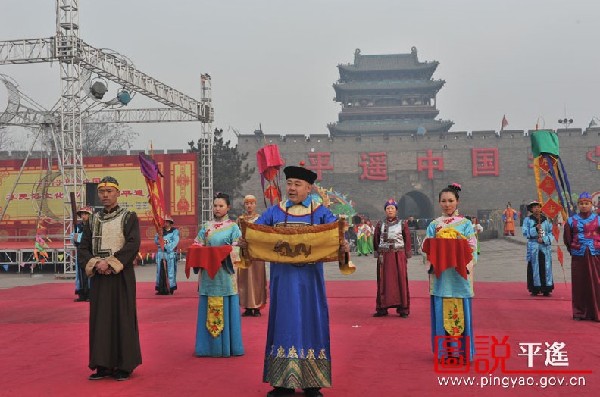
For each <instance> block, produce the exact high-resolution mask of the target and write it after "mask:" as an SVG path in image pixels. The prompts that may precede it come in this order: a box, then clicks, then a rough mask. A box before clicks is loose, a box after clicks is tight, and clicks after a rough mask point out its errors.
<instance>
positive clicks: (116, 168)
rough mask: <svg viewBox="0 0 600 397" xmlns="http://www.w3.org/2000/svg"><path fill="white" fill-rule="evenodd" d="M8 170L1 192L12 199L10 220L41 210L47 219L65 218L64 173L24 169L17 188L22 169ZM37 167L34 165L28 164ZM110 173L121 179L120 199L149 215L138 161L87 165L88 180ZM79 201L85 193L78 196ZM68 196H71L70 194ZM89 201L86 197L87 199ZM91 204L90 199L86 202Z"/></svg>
mask: <svg viewBox="0 0 600 397" xmlns="http://www.w3.org/2000/svg"><path fill="white" fill-rule="evenodd" d="M4 168H5V169H4V170H3V171H5V174H7V175H6V176H5V177H4V178H2V184H1V185H0V195H1V196H2V197H3V198H4V199H6V200H10V205H9V206H8V207H7V210H6V214H5V219H6V220H9V219H10V220H19V221H27V220H35V219H37V218H38V212H39V213H40V215H41V216H42V217H43V218H45V219H46V220H49V221H50V220H61V219H62V218H63V216H64V214H63V208H64V203H65V197H64V190H63V179H62V175H61V174H60V173H59V172H58V171H57V170H53V171H51V172H47V171H46V170H40V169H37V170H35V169H33V170H32V169H28V170H25V171H24V172H23V174H22V175H21V178H20V180H19V181H18V183H17V185H16V188H15V191H14V192H13V193H12V194H11V190H12V188H13V186H14V185H15V181H16V180H17V177H18V174H19V169H18V168H16V169H14V167H10V168H12V169H6V168H9V167H4ZM27 168H33V167H27ZM106 175H111V176H113V177H115V178H116V179H117V180H118V181H119V185H120V187H121V197H120V198H119V203H120V205H121V206H124V207H127V208H129V209H131V210H134V211H136V212H137V213H138V215H139V216H140V218H142V219H144V218H145V217H147V215H146V213H147V212H148V210H149V205H148V199H147V192H146V186H145V183H144V178H143V176H142V175H141V173H140V171H139V166H138V165H137V164H133V163H132V164H127V163H126V162H120V163H115V164H114V165H113V166H111V167H110V168H107V167H97V166H96V167H95V166H94V164H92V165H90V164H88V165H86V178H85V179H84V182H85V183H98V182H100V179H102V178H103V177H104V176H106ZM77 199H78V201H79V200H81V197H77ZM67 200H68V198H67ZM83 201H85V198H84V200H83ZM86 204H87V203H86Z"/></svg>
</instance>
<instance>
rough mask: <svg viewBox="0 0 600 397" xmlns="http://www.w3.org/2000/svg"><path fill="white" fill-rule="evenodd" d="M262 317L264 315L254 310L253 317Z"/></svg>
mask: <svg viewBox="0 0 600 397" xmlns="http://www.w3.org/2000/svg"><path fill="white" fill-rule="evenodd" d="M260 316H262V314H260V310H259V309H252V317H260Z"/></svg>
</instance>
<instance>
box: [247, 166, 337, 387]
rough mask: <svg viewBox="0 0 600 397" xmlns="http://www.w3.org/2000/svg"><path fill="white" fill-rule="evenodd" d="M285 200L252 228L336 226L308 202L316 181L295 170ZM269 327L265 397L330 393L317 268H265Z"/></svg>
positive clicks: (316, 265) (321, 288)
mask: <svg viewBox="0 0 600 397" xmlns="http://www.w3.org/2000/svg"><path fill="white" fill-rule="evenodd" d="M283 172H284V173H285V176H286V192H287V197H288V199H287V200H285V201H282V202H280V203H279V204H277V205H275V206H273V207H271V208H269V209H267V210H266V211H265V212H263V214H262V215H261V216H260V217H259V218H258V219H257V220H256V222H255V223H256V224H262V225H269V226H279V227H294V226H305V225H321V224H325V223H332V222H335V221H336V220H337V218H336V217H335V215H333V214H332V213H331V211H329V210H328V209H327V208H326V207H324V206H322V205H320V204H318V203H316V202H314V201H312V199H311V197H310V196H309V194H310V191H311V190H312V184H313V183H314V181H315V180H316V178H317V175H316V174H315V173H314V172H312V171H310V170H308V169H306V168H304V167H297V166H289V167H286V168H285V169H284V170H283ZM270 291H271V294H270V301H271V305H270V308H269V325H268V329H267V346H266V352H265V362H264V372H263V381H264V382H266V383H270V384H271V385H272V386H273V387H274V389H273V390H271V391H270V392H269V393H268V394H267V396H268V397H276V396H291V395H294V392H295V390H294V389H296V388H298V389H303V390H304V395H305V396H308V397H319V396H322V395H323V394H322V393H321V391H320V388H322V387H331V355H330V354H331V353H330V350H329V311H328V308H327V298H326V295H325V278H324V275H323V263H322V262H317V263H306V264H300V265H289V264H282V263H271V271H270Z"/></svg>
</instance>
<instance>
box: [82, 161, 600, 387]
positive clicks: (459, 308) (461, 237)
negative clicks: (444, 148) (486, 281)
mask: <svg viewBox="0 0 600 397" xmlns="http://www.w3.org/2000/svg"><path fill="white" fill-rule="evenodd" d="M284 173H285V177H286V193H287V199H286V200H283V201H281V202H280V203H278V204H276V205H274V206H271V207H269V208H268V209H267V210H266V211H265V212H264V213H262V214H258V213H256V198H255V197H254V196H251V195H249V196H246V197H245V198H244V209H245V214H244V215H243V216H241V217H240V218H241V219H244V220H245V221H247V222H251V223H254V224H256V225H266V226H275V227H282V228H286V227H288V228H290V227H291V228H293V227H297V226H306V225H310V226H313V225H323V224H329V223H333V222H336V220H337V217H336V216H335V215H334V214H333V213H332V212H331V211H330V210H329V209H328V208H327V207H325V206H323V205H321V204H320V203H317V202H316V201H313V199H312V198H311V196H310V193H311V190H312V185H313V183H314V182H315V179H316V174H315V173H314V172H313V171H311V170H308V169H306V168H304V167H299V166H288V167H286V168H285V169H284ZM119 189H120V188H119V184H118V182H117V180H116V179H114V178H112V177H105V178H103V179H102V180H101V182H100V183H99V185H98V196H99V198H100V200H101V202H102V205H103V206H104V209H103V210H101V211H98V212H96V213H92V212H93V211H92V209H91V208H87V207H84V208H81V209H80V210H79V212H78V215H79V216H80V217H81V218H82V222H81V223H80V224H79V225H78V226H77V228H76V230H75V232H74V234H73V236H72V238H73V241H74V243H75V244H76V245H77V248H78V249H77V266H78V268H77V281H76V293H77V294H78V295H79V298H78V299H77V300H78V301H80V300H81V301H85V300H89V302H90V322H89V340H90V346H89V364H88V365H89V368H90V369H92V370H95V372H94V373H92V375H90V377H89V379H90V380H97V379H102V378H105V377H113V378H115V379H117V380H126V379H129V377H130V376H131V373H132V372H133V370H134V369H135V368H136V367H137V366H138V365H140V364H141V363H142V358H141V349H140V344H139V334H138V324H137V311H136V280H135V272H134V260H135V258H136V255H137V254H138V251H139V247H140V233H139V223H138V218H137V216H136V214H135V212H132V211H129V210H127V209H126V208H122V207H120V206H119V204H118V197H119V194H120V193H119V191H120V190H119ZM460 191H461V186H460V185H458V184H452V185H449V186H448V187H446V188H444V189H442V190H441V191H440V192H439V196H438V200H439V205H440V209H441V212H442V215H441V216H440V217H438V218H436V219H434V220H433V221H432V222H431V223H430V224H429V226H428V227H427V230H426V238H425V240H424V242H423V245H422V250H423V252H424V253H425V255H424V257H423V259H424V264H425V271H427V272H428V273H429V291H430V312H431V342H432V350H433V352H434V354H435V355H436V359H438V360H448V359H457V360H459V361H460V360H463V361H464V360H472V359H473V357H474V355H475V351H474V344H473V343H468V342H467V340H468V339H470V338H473V335H474V333H473V313H472V299H473V297H474V293H473V273H474V266H475V264H476V263H477V258H478V255H477V254H478V249H477V235H476V228H475V227H474V224H473V223H472V222H471V220H470V219H469V218H467V217H465V216H463V215H461V214H459V212H458V206H459V199H460V197H459V194H460ZM230 209H231V202H230V198H229V196H228V195H227V194H223V193H218V194H216V195H215V198H214V200H213V215H214V220H212V221H209V222H206V223H204V224H203V225H202V226H201V228H200V230H199V232H198V234H197V236H196V239H195V242H194V244H195V245H196V246H200V247H223V248H224V250H223V252H224V253H225V255H223V259H222V260H221V259H219V264H218V268H217V269H216V271H215V274H209V271H208V270H207V269H206V268H199V269H195V271H197V272H198V273H199V276H198V277H199V287H198V293H199V301H198V317H197V318H198V321H197V326H196V341H195V347H194V352H195V355H196V356H199V357H231V356H239V355H243V354H244V346H243V339H242V327H241V317H242V316H245V317H259V316H261V309H262V308H263V307H265V305H266V303H267V297H268V298H269V302H270V307H269V311H268V328H267V337H266V346H265V355H264V363H263V369H264V370H263V381H264V382H266V383H269V384H270V385H271V386H272V387H273V389H272V390H271V391H269V392H268V394H267V396H268V397H276V396H288V395H293V394H294V393H295V391H296V389H301V390H302V391H303V392H304V395H306V396H308V397H319V396H322V395H323V394H322V392H321V388H326V387H331V373H332V372H331V351H330V333H329V313H328V304H327V299H326V292H325V278H324V271H323V263H322V262H312V263H302V264H298V265H290V264H283V263H273V262H272V263H271V264H270V280H269V284H268V285H269V289H267V280H266V270H265V263H264V262H262V261H252V262H251V263H245V260H244V258H243V256H240V254H239V251H240V250H244V249H247V248H248V242H247V241H246V240H245V239H244V238H242V233H241V230H240V227H239V225H238V222H239V220H238V222H236V221H233V220H232V219H230V218H229V215H228V213H229V211H230ZM383 209H384V212H385V216H384V217H383V219H382V220H381V221H379V222H377V224H376V226H375V227H374V228H373V229H371V228H370V227H369V226H368V225H367V224H366V223H364V222H363V223H362V225H361V226H363V225H364V226H365V227H369V231H370V233H369V235H371V236H372V238H373V248H372V250H371V252H373V255H374V257H375V258H376V259H377V262H376V263H377V296H376V304H375V313H374V314H373V316H375V317H383V316H386V315H388V309H395V311H396V313H397V314H398V315H399V316H400V317H403V318H407V317H408V316H409V314H410V293H409V283H408V271H407V260H408V258H410V257H411V255H412V245H413V243H414V242H413V241H411V234H410V231H409V225H408V221H407V220H401V219H399V218H398V203H397V202H396V201H395V200H393V199H390V200H388V201H387V202H385V204H384V206H383ZM509 209H510V206H508V207H507V210H509ZM528 209H529V211H530V212H531V215H530V216H529V217H527V218H526V219H525V220H524V222H523V235H524V236H525V237H526V238H527V287H528V289H529V291H530V293H531V294H532V295H538V294H543V295H549V294H550V293H551V292H552V288H553V279H552V269H551V260H550V257H551V251H550V247H551V244H552V230H551V228H552V225H551V222H550V221H549V220H548V219H546V217H545V216H544V215H543V214H541V205H540V203H538V202H531V203H530V204H529V206H528ZM578 210H579V212H578V213H577V214H576V215H573V216H571V217H570V218H569V219H568V220H567V222H566V223H565V225H564V243H565V245H566V246H567V249H568V251H569V253H570V254H571V256H572V297H573V299H572V301H573V318H574V319H575V320H592V321H600V318H599V315H600V285H599V282H598V280H600V221H599V216H598V214H597V213H595V212H594V211H592V199H591V196H590V195H589V194H588V193H582V194H581V195H580V196H579V200H578ZM509 215H510V217H512V215H511V214H510V213H507V218H508V217H509ZM513 220H514V218H513ZM173 224H174V221H173V220H172V219H171V218H169V217H167V218H166V222H165V228H164V230H163V235H162V238H163V240H164V243H163V244H162V245H161V244H160V243H159V236H158V235H157V236H156V240H155V241H156V243H157V245H158V246H159V252H158V255H157V278H156V291H157V294H173V292H174V291H175V290H176V288H177V284H176V273H177V261H176V256H175V253H176V250H177V244H178V242H179V232H178V230H177V229H176V228H174V227H173ZM509 233H510V232H509ZM364 234H365V235H367V232H366V228H365V233H364ZM367 241H368V240H367ZM161 247H164V248H161ZM342 248H345V249H348V245H347V244H346V245H345V247H342ZM367 253H368V251H367ZM457 346H463V347H466V348H465V349H463V350H460V349H458V350H457V349H456V347H457Z"/></svg>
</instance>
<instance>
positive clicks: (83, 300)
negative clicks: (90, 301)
mask: <svg viewBox="0 0 600 397" xmlns="http://www.w3.org/2000/svg"><path fill="white" fill-rule="evenodd" d="M86 301H87V298H85V297H83V296H80V297H79V298H77V299H75V300H73V302H86Z"/></svg>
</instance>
